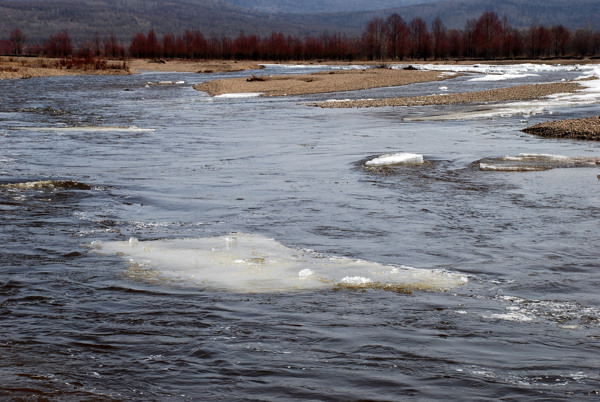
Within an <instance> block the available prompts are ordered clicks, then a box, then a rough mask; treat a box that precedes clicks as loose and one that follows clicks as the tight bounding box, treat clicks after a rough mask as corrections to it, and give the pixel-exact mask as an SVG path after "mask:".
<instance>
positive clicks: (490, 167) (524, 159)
mask: <svg viewBox="0 0 600 402" xmlns="http://www.w3.org/2000/svg"><path fill="white" fill-rule="evenodd" d="M476 165H477V166H478V167H479V169H480V170H486V171H498V172H536V171H544V170H551V169H557V168H571V167H594V166H598V165H600V157H594V156H585V157H570V156H564V155H551V154H531V153H522V154H519V155H516V156H510V155H507V156H503V157H501V158H486V159H482V160H480V161H477V162H476Z"/></svg>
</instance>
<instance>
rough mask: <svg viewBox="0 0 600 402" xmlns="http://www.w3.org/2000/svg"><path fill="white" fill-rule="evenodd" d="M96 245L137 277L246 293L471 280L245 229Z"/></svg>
mask: <svg viewBox="0 0 600 402" xmlns="http://www.w3.org/2000/svg"><path fill="white" fill-rule="evenodd" d="M91 246H92V248H93V249H94V250H95V251H96V252H99V253H103V254H118V255H121V256H123V257H124V258H126V259H127V260H129V262H130V268H129V269H128V272H129V273H130V274H131V275H132V276H133V277H141V278H147V277H154V278H158V279H165V280H170V281H175V282H180V283H183V284H185V285H192V286H193V285H196V286H202V287H209V288H213V289H223V290H228V291H234V292H241V293H258V292H289V291H299V290H306V289H328V288H329V289H334V288H375V289H385V290H395V291H410V290H428V291H438V290H446V289H450V288H454V287H457V286H460V285H463V284H465V283H467V282H468V280H467V278H466V276H465V275H462V274H459V273H452V272H448V271H443V270H437V269H436V270H434V269H417V268H411V267H405V266H391V265H384V264H379V263H376V262H368V261H362V260H356V259H350V258H333V257H327V256H323V255H319V254H317V253H315V252H312V251H308V250H301V249H294V248H290V247H286V246H284V245H283V244H281V243H279V242H277V241H275V240H273V239H269V238H266V237H263V236H259V235H253V234H243V233H236V234H232V235H229V236H221V237H208V238H198V239H173V240H154V241H140V240H137V239H130V240H129V241H115V242H105V243H99V242H95V243H94V244H92V245H91Z"/></svg>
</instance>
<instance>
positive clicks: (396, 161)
mask: <svg viewBox="0 0 600 402" xmlns="http://www.w3.org/2000/svg"><path fill="white" fill-rule="evenodd" d="M423 163H424V159H423V155H420V154H413V153H408V152H399V153H394V154H385V155H381V156H378V157H377V158H373V159H371V160H368V161H367V162H365V166H367V167H380V166H392V165H421V164H423Z"/></svg>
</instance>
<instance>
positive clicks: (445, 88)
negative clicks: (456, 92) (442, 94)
mask: <svg viewBox="0 0 600 402" xmlns="http://www.w3.org/2000/svg"><path fill="white" fill-rule="evenodd" d="M439 89H440V91H447V90H448V87H440V88H439Z"/></svg>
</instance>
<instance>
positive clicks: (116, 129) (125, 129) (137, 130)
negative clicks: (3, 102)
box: [12, 126, 156, 133]
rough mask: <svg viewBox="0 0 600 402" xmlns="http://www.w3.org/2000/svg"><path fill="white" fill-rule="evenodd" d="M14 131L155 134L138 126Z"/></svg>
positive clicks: (41, 128)
mask: <svg viewBox="0 0 600 402" xmlns="http://www.w3.org/2000/svg"><path fill="white" fill-rule="evenodd" d="M12 129H13V130H31V131H58V132H82V133H88V132H105V131H108V132H124V133H146V132H154V131H156V130H154V129H153V128H139V127H136V126H124V127H119V126H82V127H12Z"/></svg>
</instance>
